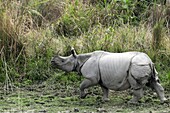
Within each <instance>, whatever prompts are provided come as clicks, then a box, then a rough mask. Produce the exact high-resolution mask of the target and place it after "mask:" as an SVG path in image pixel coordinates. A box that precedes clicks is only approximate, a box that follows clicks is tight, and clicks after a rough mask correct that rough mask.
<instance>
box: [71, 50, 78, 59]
mask: <svg viewBox="0 0 170 113" xmlns="http://www.w3.org/2000/svg"><path fill="white" fill-rule="evenodd" d="M71 54H72V55H73V57H75V58H76V57H77V53H76V51H75V49H74V48H73V47H72V48H71Z"/></svg>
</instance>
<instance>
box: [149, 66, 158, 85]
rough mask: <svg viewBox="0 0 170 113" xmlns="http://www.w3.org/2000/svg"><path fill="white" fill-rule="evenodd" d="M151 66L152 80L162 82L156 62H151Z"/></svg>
mask: <svg viewBox="0 0 170 113" xmlns="http://www.w3.org/2000/svg"><path fill="white" fill-rule="evenodd" d="M150 67H151V80H152V81H157V82H159V83H160V81H159V78H158V72H157V71H156V68H155V65H154V63H152V64H150Z"/></svg>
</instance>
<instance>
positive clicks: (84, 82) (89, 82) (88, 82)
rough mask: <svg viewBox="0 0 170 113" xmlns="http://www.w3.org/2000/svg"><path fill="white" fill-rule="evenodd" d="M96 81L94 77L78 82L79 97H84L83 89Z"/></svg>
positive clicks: (85, 94)
mask: <svg viewBox="0 0 170 113" xmlns="http://www.w3.org/2000/svg"><path fill="white" fill-rule="evenodd" d="M97 83H98V81H97V80H96V79H95V78H94V79H93V78H91V79H84V80H83V82H82V83H81V84H80V98H85V97H86V96H87V93H85V91H84V90H85V89H86V88H88V87H91V86H94V85H96V84H97Z"/></svg>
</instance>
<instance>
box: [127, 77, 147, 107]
mask: <svg viewBox="0 0 170 113" xmlns="http://www.w3.org/2000/svg"><path fill="white" fill-rule="evenodd" d="M144 81H146V80H143V81H140V83H139V81H137V80H136V79H135V78H134V77H133V76H131V75H130V76H129V77H128V82H129V84H130V86H131V89H132V90H133V97H132V99H131V100H130V101H129V102H128V103H132V104H136V103H138V101H139V100H140V99H141V98H142V97H143V87H144V85H145V82H144Z"/></svg>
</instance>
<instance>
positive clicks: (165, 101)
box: [160, 97, 169, 103]
mask: <svg viewBox="0 0 170 113" xmlns="http://www.w3.org/2000/svg"><path fill="white" fill-rule="evenodd" d="M160 102H161V103H168V102H169V101H168V99H166V98H165V97H164V98H163V99H161V100H160Z"/></svg>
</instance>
